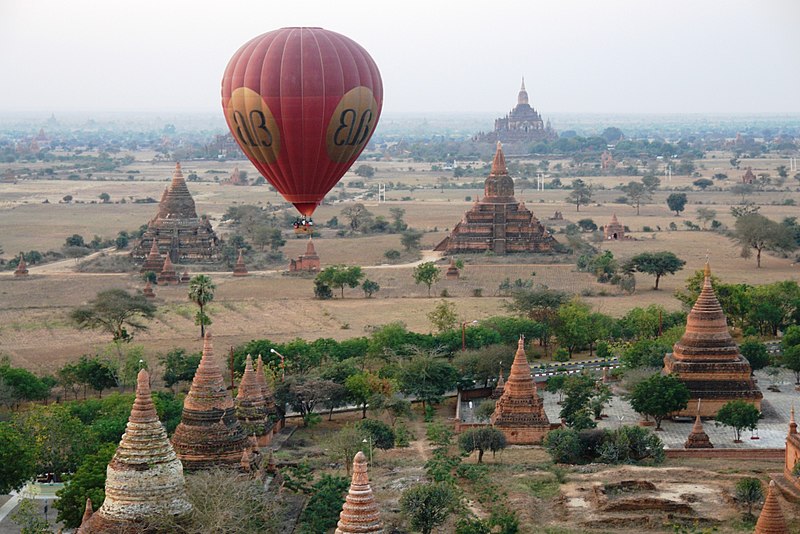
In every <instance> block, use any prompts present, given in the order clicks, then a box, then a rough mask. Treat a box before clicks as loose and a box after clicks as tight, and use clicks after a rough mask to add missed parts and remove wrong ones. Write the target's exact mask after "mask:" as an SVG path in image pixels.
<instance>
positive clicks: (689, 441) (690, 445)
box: [683, 399, 714, 449]
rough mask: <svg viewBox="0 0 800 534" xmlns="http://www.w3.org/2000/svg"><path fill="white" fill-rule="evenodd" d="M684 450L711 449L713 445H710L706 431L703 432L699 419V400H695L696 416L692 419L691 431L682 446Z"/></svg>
mask: <svg viewBox="0 0 800 534" xmlns="http://www.w3.org/2000/svg"><path fill="white" fill-rule="evenodd" d="M683 448H684V449H713V448H714V445H713V444H712V443H711V439H709V437H708V434H706V431H705V430H703V421H702V420H701V419H700V399H697V416H696V417H695V419H694V425H693V426H692V431H691V432H690V433H689V437H688V438H686V443H684V444H683Z"/></svg>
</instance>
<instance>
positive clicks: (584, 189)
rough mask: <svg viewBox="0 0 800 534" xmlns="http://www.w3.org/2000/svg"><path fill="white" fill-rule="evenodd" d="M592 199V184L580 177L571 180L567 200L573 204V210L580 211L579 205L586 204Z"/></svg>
mask: <svg viewBox="0 0 800 534" xmlns="http://www.w3.org/2000/svg"><path fill="white" fill-rule="evenodd" d="M591 201H592V186H591V185H589V184H587V183H586V182H584V181H583V180H581V179H580V178H578V179H576V180H573V181H572V192H571V193H570V194H569V195H568V196H567V202H570V203H572V204H575V211H581V206H588V205H589V203H590V202H591Z"/></svg>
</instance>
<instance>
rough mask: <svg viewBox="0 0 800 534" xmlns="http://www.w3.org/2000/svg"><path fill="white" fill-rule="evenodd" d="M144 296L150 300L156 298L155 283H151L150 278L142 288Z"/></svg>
mask: <svg viewBox="0 0 800 534" xmlns="http://www.w3.org/2000/svg"><path fill="white" fill-rule="evenodd" d="M142 293H143V294H144V297H145V298H146V299H148V300H153V299H154V298H156V292H155V291H153V284H151V283H150V280H148V281H147V283H146V284H145V285H144V289H143V290H142Z"/></svg>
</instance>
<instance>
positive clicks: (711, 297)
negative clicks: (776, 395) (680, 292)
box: [662, 263, 763, 417]
mask: <svg viewBox="0 0 800 534" xmlns="http://www.w3.org/2000/svg"><path fill="white" fill-rule="evenodd" d="M662 373H664V374H671V373H672V374H675V375H676V376H677V377H678V378H679V379H680V380H681V382H683V383H684V384H685V385H686V387H687V388H689V393H690V394H691V397H690V401H689V405H688V406H687V407H686V408H684V409H683V410H681V411H679V412H676V413H675V414H674V415H679V416H688V417H691V416H693V415H695V413H694V410H693V409H692V408H690V407H689V406H693V405H694V404H695V403H696V402H697V400H698V399H701V398H702V399H703V404H702V407H701V408H700V411H699V415H700V417H715V416H716V415H717V412H718V411H719V409H720V408H722V406H723V405H725V403H727V402H730V401H732V400H743V401H745V402H748V403H750V404H752V405H753V406H755V407H756V408H757V409H758V410H759V411H760V410H761V398H762V397H763V395H762V394H761V391H759V389H758V386H756V384H755V382H754V381H753V378H752V376H751V374H750V364H749V363H748V362H747V359H745V357H744V356H742V355H741V353H740V352H739V347H738V346H737V345H736V343H735V342H734V341H733V338H731V334H730V332H729V331H728V323H727V320H726V318H725V314H724V313H723V311H722V306H720V303H719V300H717V296H716V295H715V294H714V289H713V288H712V287H711V268H710V267H709V264H708V263H706V268H705V280H704V281H703V289H702V290H701V291H700V296H699V297H698V298H697V301H696V302H695V303H694V306H693V307H692V311H690V312H689V316H688V317H687V319H686V332H685V333H684V334H683V337H682V338H681V339H680V341H678V342H677V343H675V345H673V347H672V352H671V353H668V354H667V355H666V356H665V357H664V369H663V371H662Z"/></svg>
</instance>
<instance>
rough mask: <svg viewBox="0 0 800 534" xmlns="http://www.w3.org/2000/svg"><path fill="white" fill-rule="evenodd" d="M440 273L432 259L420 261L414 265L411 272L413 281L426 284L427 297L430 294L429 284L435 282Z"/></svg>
mask: <svg viewBox="0 0 800 534" xmlns="http://www.w3.org/2000/svg"><path fill="white" fill-rule="evenodd" d="M440 275H441V272H440V271H439V268H438V267H437V266H436V264H435V263H433V262H432V261H426V262H424V263H420V264H419V265H417V266H416V267H414V271H413V273H412V276H413V277H414V282H415V283H417V284H425V285H426V286H428V296H429V297H430V296H431V286H432V285H433V284H435V283H436V281H437V280H439V276H440Z"/></svg>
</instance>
